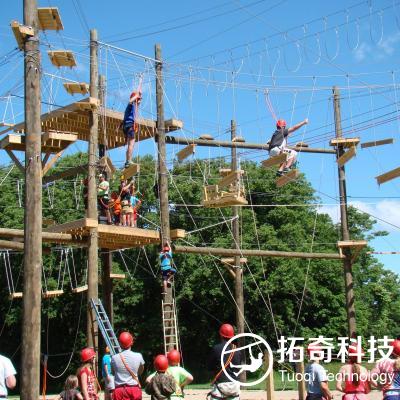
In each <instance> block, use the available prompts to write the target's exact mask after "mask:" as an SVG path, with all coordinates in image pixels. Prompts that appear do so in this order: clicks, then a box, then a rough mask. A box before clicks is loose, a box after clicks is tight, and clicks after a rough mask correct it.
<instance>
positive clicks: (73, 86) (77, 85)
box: [63, 82, 89, 95]
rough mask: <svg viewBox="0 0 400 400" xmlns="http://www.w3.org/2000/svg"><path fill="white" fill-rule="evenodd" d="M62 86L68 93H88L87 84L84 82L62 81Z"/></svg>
mask: <svg viewBox="0 0 400 400" xmlns="http://www.w3.org/2000/svg"><path fill="white" fill-rule="evenodd" d="M63 86H64V88H65V90H66V91H67V92H68V93H69V94H82V95H85V94H88V93H89V84H88V83H85V82H64V83H63Z"/></svg>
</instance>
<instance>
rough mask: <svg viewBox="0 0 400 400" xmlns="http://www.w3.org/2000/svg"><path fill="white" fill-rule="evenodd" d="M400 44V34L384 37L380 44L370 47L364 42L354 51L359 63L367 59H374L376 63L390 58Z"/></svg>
mask: <svg viewBox="0 0 400 400" xmlns="http://www.w3.org/2000/svg"><path fill="white" fill-rule="evenodd" d="M399 42H400V32H396V33H394V34H392V35H389V36H387V37H384V38H383V39H382V41H381V42H380V43H378V44H376V45H375V44H374V45H370V44H368V43H366V42H362V43H361V44H360V45H359V46H358V48H357V50H354V54H353V56H354V59H355V60H356V61H357V62H362V61H364V60H365V59H367V58H372V59H374V60H375V61H378V60H382V59H384V58H386V57H390V56H392V55H393V53H394V52H395V50H396V46H397V44H398V43H399Z"/></svg>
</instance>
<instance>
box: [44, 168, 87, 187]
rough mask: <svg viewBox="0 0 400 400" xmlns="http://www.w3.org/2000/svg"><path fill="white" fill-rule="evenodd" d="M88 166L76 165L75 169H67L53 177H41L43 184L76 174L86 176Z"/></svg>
mask: <svg viewBox="0 0 400 400" xmlns="http://www.w3.org/2000/svg"><path fill="white" fill-rule="evenodd" d="M87 167H88V164H84V165H78V166H77V167H72V168H68V169H66V170H64V171H60V172H56V173H55V174H53V175H50V176H45V177H43V184H46V183H49V182H54V181H58V180H59V179H63V178H68V177H70V176H74V175H78V174H87Z"/></svg>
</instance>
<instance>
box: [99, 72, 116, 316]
mask: <svg viewBox="0 0 400 400" xmlns="http://www.w3.org/2000/svg"><path fill="white" fill-rule="evenodd" d="M105 95H106V78H105V76H104V75H100V76H99V97H100V109H105V108H106V104H105V102H106V96H105ZM99 123H100V131H101V140H100V142H101V143H99V157H100V158H102V157H106V154H107V147H108V146H107V134H106V126H105V124H104V121H103V120H102V118H100V121H99ZM106 162H107V160H106V159H105V163H106ZM104 173H105V175H106V179H107V180H108V181H109V180H110V179H111V178H112V176H110V175H112V171H110V170H108V169H107V168H106V169H105V172H104ZM101 254H102V256H101V259H102V265H103V277H102V281H103V282H102V283H103V285H102V286H103V304H104V308H105V310H106V313H107V315H108V319H109V320H110V322H111V324H113V320H114V304H113V281H112V278H111V271H112V254H113V253H112V252H111V251H107V249H101Z"/></svg>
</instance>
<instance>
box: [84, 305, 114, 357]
mask: <svg viewBox="0 0 400 400" xmlns="http://www.w3.org/2000/svg"><path fill="white" fill-rule="evenodd" d="M90 305H91V307H92V309H93V311H94V313H95V316H96V321H97V324H98V325H99V329H100V332H101V334H102V336H103V339H104V341H105V342H106V345H107V346H108V348H109V349H110V354H111V355H114V354H118V353H120V352H121V347H120V345H119V342H118V339H117V337H116V336H115V332H114V329H113V327H112V325H111V322H110V320H109V319H108V316H107V313H106V311H105V310H104V307H103V304H102V302H101V300H100V299H90Z"/></svg>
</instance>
